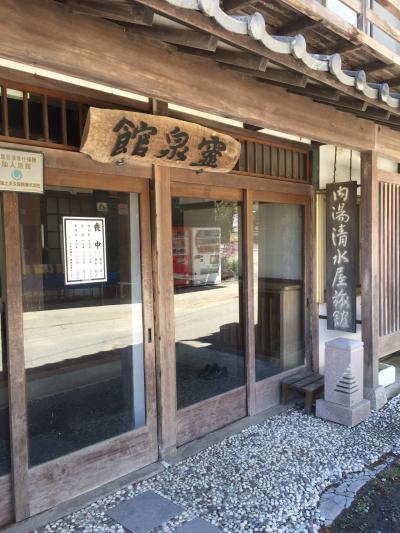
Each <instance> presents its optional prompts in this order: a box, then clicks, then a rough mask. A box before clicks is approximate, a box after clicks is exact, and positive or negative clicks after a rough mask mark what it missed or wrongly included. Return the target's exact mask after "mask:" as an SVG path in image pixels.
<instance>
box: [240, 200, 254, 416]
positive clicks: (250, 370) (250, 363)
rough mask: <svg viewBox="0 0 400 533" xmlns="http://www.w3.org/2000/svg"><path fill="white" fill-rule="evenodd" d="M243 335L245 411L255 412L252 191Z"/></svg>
mask: <svg viewBox="0 0 400 533" xmlns="http://www.w3.org/2000/svg"><path fill="white" fill-rule="evenodd" d="M243 214H244V216H243V236H244V246H243V249H244V280H245V283H244V335H245V337H244V338H245V354H246V388H247V413H248V415H250V416H252V415H254V414H255V412H256V360H255V357H256V354H255V332H254V265H253V222H254V220H253V219H254V217H253V193H252V192H251V191H249V190H246V191H245V192H244V202H243Z"/></svg>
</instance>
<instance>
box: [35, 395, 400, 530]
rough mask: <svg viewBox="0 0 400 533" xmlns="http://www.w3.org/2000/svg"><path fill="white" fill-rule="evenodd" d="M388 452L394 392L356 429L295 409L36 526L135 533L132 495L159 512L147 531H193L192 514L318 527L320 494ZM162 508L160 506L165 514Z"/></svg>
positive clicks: (396, 414)
mask: <svg viewBox="0 0 400 533" xmlns="http://www.w3.org/2000/svg"><path fill="white" fill-rule="evenodd" d="M192 445H193V444H192ZM192 445H188V446H192ZM388 453H392V454H394V455H399V456H400V396H397V397H395V398H393V399H392V400H391V401H390V402H388V404H387V405H386V406H385V407H384V408H383V409H382V410H381V411H379V412H373V413H372V414H371V416H370V418H369V420H367V421H366V422H363V423H362V424H360V425H359V426H357V427H355V428H347V427H343V426H339V425H337V424H334V423H331V422H325V421H323V420H321V419H318V418H316V417H314V416H307V415H306V414H305V413H304V411H303V410H301V409H298V408H292V409H289V410H288V411H285V412H283V413H281V414H278V415H275V416H273V417H271V418H268V419H267V420H264V421H263V422H261V423H259V424H256V425H252V426H249V427H247V428H245V429H243V430H242V431H241V432H240V433H238V434H234V435H231V436H228V437H227V438H225V439H224V440H223V441H221V442H219V443H216V444H214V445H212V446H210V447H208V448H206V449H203V450H202V451H200V452H199V453H197V454H196V455H193V456H191V457H188V458H186V459H184V460H180V461H178V462H176V463H175V464H167V463H165V464H164V466H165V470H164V471H162V472H161V473H159V474H157V475H156V476H154V477H152V478H150V479H147V480H145V481H142V482H140V483H138V484H135V485H133V484H131V485H128V486H127V487H125V488H123V489H121V490H117V491H115V492H113V493H110V494H108V495H107V496H106V497H103V498H101V499H99V500H97V501H95V502H94V503H92V504H91V505H89V506H87V507H85V508H83V509H81V510H79V511H77V512H75V513H73V514H70V515H68V516H65V517H64V518H63V519H60V520H57V521H56V522H53V523H51V524H48V525H47V526H45V527H44V528H43V529H41V530H39V531H40V532H41V533H42V532H45V533H50V532H60V531H63V532H67V531H68V532H80V533H89V532H93V531H98V532H111V531H113V532H121V533H122V532H127V531H128V532H129V531H133V532H136V531H137V529H134V527H133V528H132V529H131V526H130V525H129V524H133V522H130V521H129V520H131V519H132V517H133V516H134V515H135V513H137V512H139V511H140V512H141V511H142V510H141V509H139V508H138V507H136V508H135V498H137V497H139V500H136V501H137V502H139V504H140V505H143V501H144V500H149V501H150V502H153V503H152V509H151V510H150V511H149V512H150V513H152V515H157V514H158V513H159V515H158V516H159V518H160V519H159V520H158V523H156V524H154V523H153V522H152V523H151V524H150V525H149V527H150V529H147V531H151V532H152V533H156V532H161V531H163V532H170V531H171V532H172V531H178V532H179V531H192V530H193V531H196V530H195V529H193V528H192V529H190V525H189V522H191V521H194V520H196V522H195V524H198V521H199V520H202V521H205V522H206V525H207V528H210V529H204V530H203V531H204V532H205V531H208V530H209V531H213V530H214V531H215V529H214V528H217V529H219V530H220V531H224V532H229V533H237V532H240V531H242V532H246V533H254V532H276V531H281V532H287V533H289V532H297V533H298V532H304V533H308V532H312V531H318V529H319V527H320V526H321V525H322V520H321V517H320V513H319V509H318V508H319V501H320V498H321V495H322V493H323V492H324V491H325V490H326V489H327V488H328V487H330V486H331V485H333V484H337V483H339V482H340V481H341V480H342V479H345V478H346V477H347V476H348V475H349V474H351V473H354V472H360V471H362V470H363V469H364V467H365V466H366V465H371V464H374V463H376V462H377V461H379V460H380V458H382V457H383V456H384V455H386V454H388ZM149 493H150V494H149ZM157 495H158V496H157ZM160 496H161V497H162V498H159V497H160ZM142 500H143V501H142ZM157 501H158V502H159V503H158V504H157V503H156V502H157ZM128 502H129V504H128ZM171 504H174V505H171ZM161 511H163V512H164V511H166V513H167V514H166V516H165V519H164V518H163V513H162V512H161ZM168 513H169V514H168ZM195 524H193V527H194V525H195ZM201 524H203V525H202V527H203V528H204V527H206V526H205V524H204V522H201ZM182 526H185V527H184V528H183V529H182ZM212 526H214V528H212ZM180 528H181V529H180Z"/></svg>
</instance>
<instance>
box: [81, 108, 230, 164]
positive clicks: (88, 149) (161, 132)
mask: <svg viewBox="0 0 400 533" xmlns="http://www.w3.org/2000/svg"><path fill="white" fill-rule="evenodd" d="M80 151H81V152H83V153H84V154H88V155H89V156H90V157H91V158H92V159H94V160H95V161H100V162H101V163H116V164H124V163H129V162H138V161H145V162H150V163H153V164H154V165H164V166H171V167H182V168H190V169H192V170H201V169H203V170H207V171H208V172H213V171H214V172H229V171H230V170H232V169H233V167H234V166H235V165H236V163H237V161H238V159H239V155H240V143H239V142H238V141H236V139H234V138H233V137H230V136H229V135H224V134H223V133H219V132H216V131H214V130H212V129H210V128H205V127H203V126H200V125H199V124H192V123H191V122H186V121H183V120H176V119H173V118H169V117H162V116H158V115H148V114H145V113H136V112H133V111H119V110H117V109H99V108H96V107H91V108H90V109H89V112H88V117H87V120H86V124H85V129H84V132H83V138H82V144H81V149H80Z"/></svg>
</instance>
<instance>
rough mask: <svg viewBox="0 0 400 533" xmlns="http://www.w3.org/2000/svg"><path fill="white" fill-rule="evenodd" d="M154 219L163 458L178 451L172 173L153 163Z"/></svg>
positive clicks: (158, 393) (157, 372)
mask: <svg viewBox="0 0 400 533" xmlns="http://www.w3.org/2000/svg"><path fill="white" fill-rule="evenodd" d="M153 169H154V175H153V177H154V179H153V194H152V221H153V265H154V267H153V268H154V304H155V307H154V310H155V332H156V334H155V345H156V375H157V403H158V409H157V412H158V439H159V453H160V457H161V458H163V457H166V456H167V455H170V454H173V453H174V452H175V450H176V355H175V317H174V281H173V268H172V213H171V176H170V169H169V168H167V167H159V166H154V167H153Z"/></svg>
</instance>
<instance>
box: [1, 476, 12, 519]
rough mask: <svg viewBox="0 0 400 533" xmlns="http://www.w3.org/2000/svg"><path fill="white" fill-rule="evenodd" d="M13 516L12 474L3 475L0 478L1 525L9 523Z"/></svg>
mask: <svg viewBox="0 0 400 533" xmlns="http://www.w3.org/2000/svg"><path fill="white" fill-rule="evenodd" d="M13 518H14V513H13V510H12V496H11V476H3V477H1V478H0V527H2V526H5V525H7V524H9V523H10V522H11V521H12V520H13Z"/></svg>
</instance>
